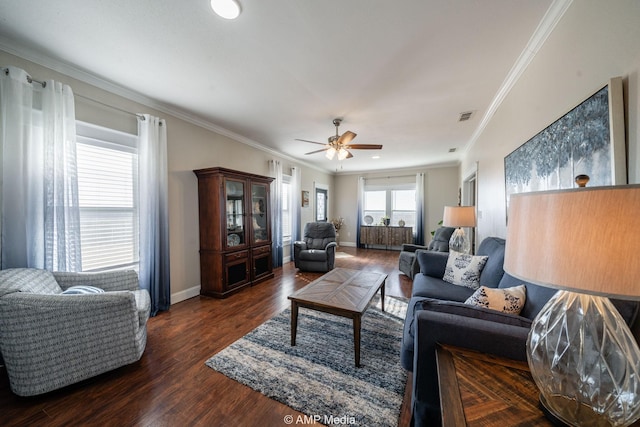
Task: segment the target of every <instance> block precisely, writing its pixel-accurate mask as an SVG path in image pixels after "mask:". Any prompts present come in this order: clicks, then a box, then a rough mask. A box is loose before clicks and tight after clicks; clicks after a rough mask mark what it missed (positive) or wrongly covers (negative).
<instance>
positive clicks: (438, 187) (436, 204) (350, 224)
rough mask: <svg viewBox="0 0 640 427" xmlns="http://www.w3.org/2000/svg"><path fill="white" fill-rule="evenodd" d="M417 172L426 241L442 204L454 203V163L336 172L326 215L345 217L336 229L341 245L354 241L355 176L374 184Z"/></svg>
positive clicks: (406, 178)
mask: <svg viewBox="0 0 640 427" xmlns="http://www.w3.org/2000/svg"><path fill="white" fill-rule="evenodd" d="M418 172H422V173H424V175H425V178H424V189H425V190H424V191H425V205H424V212H425V218H424V220H425V239H426V242H425V243H428V242H429V240H430V237H431V235H430V234H429V232H430V231H431V230H434V229H435V228H437V227H438V221H440V220H441V219H442V212H443V210H444V206H445V205H456V204H457V203H458V188H459V187H460V177H459V176H460V173H459V168H458V166H446V167H432V168H422V169H399V170H385V171H382V172H365V173H361V174H358V175H355V174H354V175H347V174H344V175H336V176H335V178H334V186H333V187H334V192H333V195H332V200H333V204H334V205H335V209H333V215H332V216H331V215H330V218H333V217H339V216H341V217H343V218H344V220H345V225H344V228H343V229H342V230H340V243H341V244H342V245H345V246H355V243H356V221H357V218H356V216H357V212H358V177H359V176H364V177H365V179H368V180H369V182H374V183H378V184H380V183H385V182H390V181H392V180H394V181H403V182H415V175H416V174H417V173H418ZM394 177H403V178H399V179H398V178H394Z"/></svg>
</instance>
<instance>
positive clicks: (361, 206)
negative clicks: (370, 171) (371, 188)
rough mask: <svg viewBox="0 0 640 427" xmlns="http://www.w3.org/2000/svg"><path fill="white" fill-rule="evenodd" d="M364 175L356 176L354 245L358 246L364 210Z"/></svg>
mask: <svg viewBox="0 0 640 427" xmlns="http://www.w3.org/2000/svg"><path fill="white" fill-rule="evenodd" d="M364 184H365V180H364V176H359V177H358V216H357V217H356V247H358V248H359V247H360V226H361V225H362V216H363V215H362V213H363V212H364Z"/></svg>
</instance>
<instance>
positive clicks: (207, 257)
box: [193, 167, 273, 298]
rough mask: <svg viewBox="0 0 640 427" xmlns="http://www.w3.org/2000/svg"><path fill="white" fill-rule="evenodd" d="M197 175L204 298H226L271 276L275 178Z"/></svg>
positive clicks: (217, 171)
mask: <svg viewBox="0 0 640 427" xmlns="http://www.w3.org/2000/svg"><path fill="white" fill-rule="evenodd" d="M193 172H194V173H195V174H196V176H197V177H198V205H199V206H198V207H199V218H200V294H201V295H206V296H211V297H216V298H224V297H226V296H228V295H230V294H232V293H234V292H237V291H239V290H240V289H242V288H243V287H245V286H249V285H251V284H254V283H258V282H260V281H262V280H265V279H268V278H271V277H273V269H272V259H271V218H270V210H269V209H270V206H269V205H270V201H269V194H270V184H271V181H273V178H270V177H266V176H260V175H254V174H250V173H245V172H238V171H234V170H230V169H225V168H219V167H216V168H208V169H199V170H195V171H193Z"/></svg>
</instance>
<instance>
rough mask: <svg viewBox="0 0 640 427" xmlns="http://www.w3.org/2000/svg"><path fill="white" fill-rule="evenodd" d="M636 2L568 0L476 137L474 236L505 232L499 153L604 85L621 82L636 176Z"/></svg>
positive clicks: (469, 157)
mask: <svg viewBox="0 0 640 427" xmlns="http://www.w3.org/2000/svg"><path fill="white" fill-rule="evenodd" d="M639 41H640V2H639V1H637V0H616V1H607V2H604V1H598V0H574V1H573V3H572V4H571V6H570V7H569V9H568V10H567V11H566V13H565V15H564V16H563V17H562V19H561V20H560V22H559V23H558V25H557V26H556V28H555V29H554V31H553V32H552V33H551V35H550V36H549V38H548V39H547V40H546V42H545V43H544V45H543V46H542V48H541V49H540V50H539V52H538V53H537V54H536V56H535V58H534V59H533V61H532V62H531V64H530V65H529V67H528V68H527V70H526V71H525V72H524V74H523V75H522V76H521V78H520V79H519V81H518V82H517V83H516V84H515V86H514V87H513V89H512V90H511V91H510V93H509V94H508V96H507V97H506V98H505V100H504V102H503V103H502V105H501V106H500V108H499V109H498V110H497V111H496V113H495V115H494V116H493V118H492V120H491V121H490V122H489V124H488V126H487V127H486V128H485V130H484V132H483V133H482V134H481V135H480V137H479V138H478V140H477V141H476V143H475V144H474V145H473V146H472V147H471V148H470V149H469V150H468V151H467V152H466V154H465V156H464V160H463V163H462V166H461V171H466V170H468V169H469V168H471V167H472V165H473V163H474V162H476V161H477V162H478V210H479V211H480V215H481V218H479V220H478V237H479V239H482V238H484V237H487V236H500V237H504V236H505V235H506V208H505V198H504V157H505V156H506V155H508V154H509V153H510V152H512V151H513V150H514V149H516V148H518V147H519V146H520V145H522V144H523V143H525V142H526V141H527V140H529V139H530V138H531V137H532V136H534V135H535V134H537V133H538V132H540V131H541V130H542V129H544V128H545V127H547V126H548V125H549V124H551V123H553V122H554V121H555V120H557V119H558V118H559V117H561V116H562V115H564V114H565V113H566V112H568V111H569V110H571V109H572V108H573V107H575V106H576V105H578V104H579V103H581V102H582V101H583V100H584V99H586V98H588V97H589V96H590V95H592V94H593V93H595V92H596V91H597V90H598V89H600V88H601V87H603V86H604V85H606V84H607V83H608V81H609V79H610V78H611V77H616V76H622V77H623V81H624V95H625V109H626V114H625V115H626V131H627V144H628V170H629V182H630V183H639V182H640V154H639V149H640V135H639V130H638V122H639V121H640V109H639V107H638V100H639V99H640V83H639V78H638V73H639V70H640V42H639Z"/></svg>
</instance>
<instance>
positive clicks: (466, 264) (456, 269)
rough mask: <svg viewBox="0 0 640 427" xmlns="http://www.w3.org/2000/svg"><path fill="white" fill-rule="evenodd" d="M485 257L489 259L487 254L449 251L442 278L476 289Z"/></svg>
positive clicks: (485, 260)
mask: <svg viewBox="0 0 640 427" xmlns="http://www.w3.org/2000/svg"><path fill="white" fill-rule="evenodd" d="M487 259H489V257H487V256H480V255H475V256H474V255H468V254H463V253H460V252H456V251H450V252H449V259H448V260H447V267H446V268H445V270H444V277H443V278H442V280H444V281H445V282H449V283H452V284H454V285H458V286H465V287H467V288H471V289H478V287H479V286H480V273H481V272H482V269H483V268H484V266H485V264H486V263H487Z"/></svg>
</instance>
